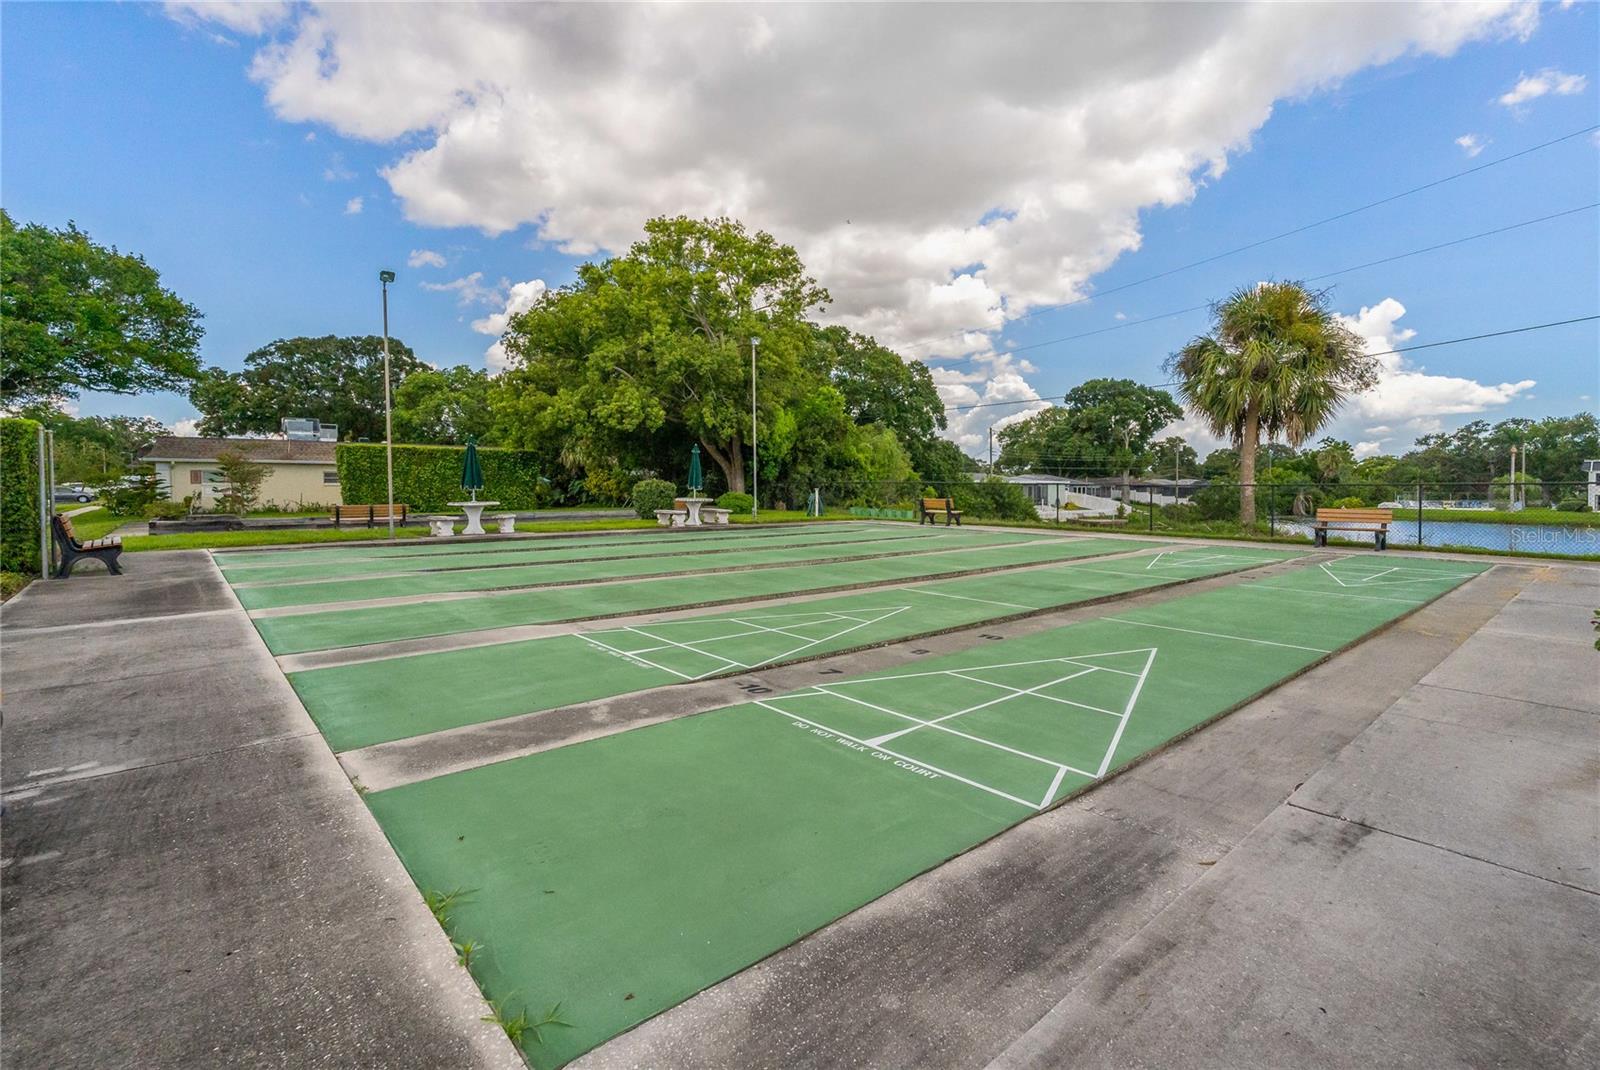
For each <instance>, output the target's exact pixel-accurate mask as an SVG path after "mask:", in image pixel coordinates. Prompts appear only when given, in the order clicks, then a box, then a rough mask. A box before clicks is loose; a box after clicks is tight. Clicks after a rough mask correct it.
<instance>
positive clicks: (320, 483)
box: [139, 435, 342, 506]
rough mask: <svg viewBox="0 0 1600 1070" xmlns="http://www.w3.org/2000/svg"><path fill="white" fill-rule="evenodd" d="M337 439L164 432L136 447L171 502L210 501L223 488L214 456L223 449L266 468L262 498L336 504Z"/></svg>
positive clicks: (288, 503)
mask: <svg viewBox="0 0 1600 1070" xmlns="http://www.w3.org/2000/svg"><path fill="white" fill-rule="evenodd" d="M334 446H335V443H332V442H316V441H304V440H300V441H296V440H291V439H283V438H180V437H177V436H170V435H169V436H163V437H161V438H158V439H156V440H155V441H153V442H151V443H150V444H149V445H148V446H146V447H145V448H144V449H142V450H140V451H139V458H140V460H142V461H144V462H145V463H146V464H150V465H154V466H155V470H156V475H157V476H159V477H160V478H161V479H162V480H164V481H165V482H166V484H167V486H168V488H169V494H170V496H171V498H172V500H173V501H175V502H181V501H183V499H185V498H187V497H188V496H190V495H191V494H199V495H200V496H201V501H202V503H203V504H204V505H207V506H210V505H212V504H213V503H214V502H215V500H216V497H217V494H218V493H219V492H220V491H222V490H224V489H226V485H225V484H224V483H223V480H222V473H221V472H219V471H218V470H217V454H219V453H222V452H224V451H227V450H232V451H234V452H236V453H242V454H244V456H246V457H248V458H250V459H251V460H253V461H256V462H258V463H260V464H264V465H266V466H267V478H266V479H265V480H263V481H262V484H261V501H262V502H264V503H265V502H272V503H273V504H276V505H284V506H294V505H339V504H341V503H342V499H341V497H340V495H339V470H338V469H337V468H336V467H334V463H333V449H334Z"/></svg>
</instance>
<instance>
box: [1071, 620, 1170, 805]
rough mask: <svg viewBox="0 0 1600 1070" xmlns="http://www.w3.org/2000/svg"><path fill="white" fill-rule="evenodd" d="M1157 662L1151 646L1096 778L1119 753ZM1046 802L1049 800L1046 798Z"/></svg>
mask: <svg viewBox="0 0 1600 1070" xmlns="http://www.w3.org/2000/svg"><path fill="white" fill-rule="evenodd" d="M1155 662H1156V651H1155V648H1154V647H1151V648H1150V655H1149V657H1147V658H1145V659H1144V671H1143V672H1142V673H1140V674H1139V682H1138V683H1136V684H1134V685H1133V694H1131V695H1129V696H1128V704H1127V706H1125V707H1123V710H1122V721H1121V722H1120V723H1119V724H1118V725H1117V731H1116V732H1115V734H1113V735H1112V737H1111V746H1109V747H1107V748H1106V756H1105V757H1104V758H1102V759H1100V769H1099V771H1097V772H1096V773H1095V775H1094V778H1095V779H1096V780H1099V779H1100V778H1101V777H1103V776H1105V775H1106V769H1107V768H1109V767H1110V765H1111V759H1112V757H1113V756H1115V755H1116V753H1117V744H1118V743H1120V742H1122V730H1123V729H1125V728H1127V727H1128V718H1130V717H1132V716H1133V707H1134V705H1135V703H1137V702H1138V701H1139V692H1140V691H1143V690H1144V682H1145V681H1146V680H1148V679H1150V666H1152V665H1154V664H1155ZM1045 801H1046V802H1048V801H1049V800H1048V799H1046V800H1045Z"/></svg>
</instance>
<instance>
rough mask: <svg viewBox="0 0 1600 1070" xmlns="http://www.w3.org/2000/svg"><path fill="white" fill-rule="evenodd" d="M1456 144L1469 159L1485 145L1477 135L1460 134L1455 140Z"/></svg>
mask: <svg viewBox="0 0 1600 1070" xmlns="http://www.w3.org/2000/svg"><path fill="white" fill-rule="evenodd" d="M1456 144H1457V145H1460V146H1461V151H1462V152H1464V153H1466V154H1467V157H1468V158H1469V159H1470V158H1472V157H1474V156H1476V155H1478V154H1479V153H1480V152H1482V151H1483V150H1484V147H1485V145H1486V144H1487V143H1486V142H1485V141H1484V140H1483V139H1482V138H1481V137H1479V136H1478V135H1477V134H1462V135H1461V136H1460V137H1458V138H1456Z"/></svg>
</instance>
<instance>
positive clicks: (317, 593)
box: [236, 532, 1038, 609]
mask: <svg viewBox="0 0 1600 1070" xmlns="http://www.w3.org/2000/svg"><path fill="white" fill-rule="evenodd" d="M1037 538H1038V536H1036V535H1032V534H1028V533H1022V532H1004V533H1002V532H971V533H963V534H959V535H957V534H946V533H939V534H934V535H922V536H919V535H917V534H916V533H914V532H895V533H893V534H889V535H884V536H879V537H877V538H869V539H856V540H853V541H847V542H824V543H816V542H813V543H806V544H803V545H789V546H777V547H772V546H762V547H761V548H759V549H746V548H745V547H743V546H742V545H739V544H738V543H737V542H734V543H726V544H724V545H723V546H719V547H716V548H714V549H713V548H710V547H707V548H704V549H701V550H700V551H698V552H696V553H690V554H685V553H681V552H679V553H667V554H658V555H655V556H650V557H622V558H615V557H611V558H605V559H602V560H598V561H594V560H590V561H582V560H577V561H574V560H560V559H558V560H554V561H538V562H534V563H531V564H522V563H519V564H505V563H500V564H492V565H490V566H488V567H470V568H463V567H456V568H450V569H446V570H442V571H431V572H406V573H401V574H397V575H384V576H371V577H368V578H365V579H348V580H327V579H324V580H316V581H314V582H304V583H293V582H291V583H278V584H272V585H264V584H252V585H250V586H247V587H237V588H236V589H237V591H238V594H239V601H240V602H241V603H242V604H243V605H244V607H245V608H246V609H276V608H280V607H284V606H310V605H323V604H328V603H333V602H359V601H364V600H368V599H376V598H402V597H406V596H409V595H422V594H442V593H448V592H458V591H459V592H466V591H495V590H506V589H509V588H513V587H543V586H554V585H557V584H564V583H585V582H595V581H598V580H616V579H628V578H641V579H642V578H644V577H647V576H669V575H673V574H674V573H690V572H708V571H722V570H731V569H746V568H773V567H779V566H783V565H797V564H811V565H818V566H820V565H824V564H828V563H831V562H834V561H847V560H850V559H852V558H874V557H894V556H901V555H906V554H925V553H933V552H936V551H938V550H940V549H956V548H960V549H973V548H977V547H983V546H1011V545H1018V544H1021V543H1025V542H1030V541H1033V540H1035V539H1037ZM452 560H453V559H452Z"/></svg>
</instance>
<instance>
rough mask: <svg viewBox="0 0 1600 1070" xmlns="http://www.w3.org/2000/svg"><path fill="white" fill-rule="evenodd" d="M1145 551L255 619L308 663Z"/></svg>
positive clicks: (1055, 542) (886, 562)
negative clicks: (429, 641) (407, 643)
mask: <svg viewBox="0 0 1600 1070" xmlns="http://www.w3.org/2000/svg"><path fill="white" fill-rule="evenodd" d="M1137 548H1138V544H1134V543H1129V542H1126V541H1123V540H1119V539H1107V538H1080V537H1073V536H1060V535H1046V536H1041V537H1039V538H1038V539H1034V540H1031V541H1028V542H1022V543H1016V544H1013V545H1009V546H987V547H981V548H977V547H974V548H956V549H950V550H942V551H937V552H930V553H926V554H917V555H912V556H902V557H878V558H866V559H862V560H857V561H841V562H835V563H832V564H829V565H826V566H818V565H789V566H784V567H774V568H762V569H750V570H743V571H733V572H727V573H722V574H718V575H695V576H664V577H657V578H652V579H640V580H638V581H637V582H633V583H597V584H592V585H588V584H585V585H572V586H565V587H547V588H539V589H534V590H528V591H510V592H482V593H477V594H465V595H462V594H456V595H450V594H446V595H443V596H440V600H437V601H405V600H403V599H402V600H400V601H399V602H398V603H397V604H385V605H379V606H362V607H349V608H342V609H340V608H320V607H315V606H313V607H292V608H291V609H290V610H288V611H287V612H286V613H285V612H283V611H272V610H269V611H265V612H258V613H257V614H254V615H253V616H254V621H255V626H256V630H257V631H258V632H260V633H261V637H262V638H263V639H264V640H265V641H266V644H267V647H268V649H270V650H271V651H272V652H273V653H274V654H280V655H281V654H301V653H305V652H307V651H312V650H331V649H336V648H339V647H347V646H359V645H363V644H369V643H383V642H392V641H394V640H398V639H417V638H421V637H424V636H431V635H452V634H456V633H459V632H470V631H478V630H482V629H488V628H504V627H508V626H511V625H517V624H551V623H555V622H557V621H571V620H589V619H595V618H599V617H613V616H619V615H621V614H624V613H643V612H647V611H650V610H658V609H675V608H691V607H694V606H701V605H712V604H716V603H724V602H743V601H749V600H755V599H763V598H775V597H781V596H786V595H793V594H804V593H806V592H809V591H819V592H820V591H826V590H830V589H836V588H845V587H856V586H867V585H873V584H883V583H893V582H895V581H897V580H914V579H918V578H921V577H928V578H933V577H936V576H949V575H954V574H959V573H964V572H974V571H980V570H984V569H997V568H1012V567H1018V566H1022V565H1039V564H1045V563H1048V562H1051V561H1067V560H1071V559H1073V558H1077V557H1094V556H1099V555H1104V554H1115V553H1126V552H1128V551H1130V550H1133V549H1137ZM269 614H270V615H269ZM280 614H281V615H280Z"/></svg>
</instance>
